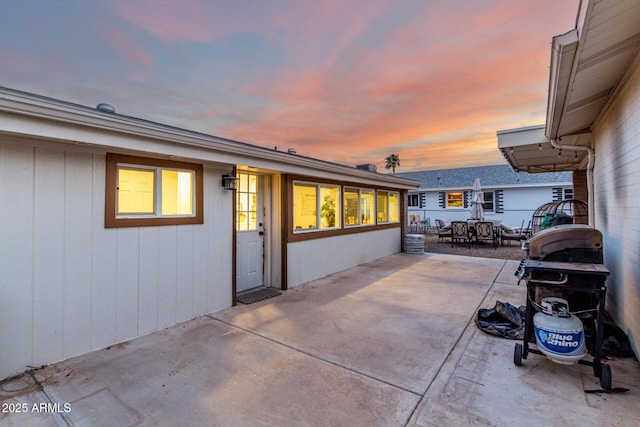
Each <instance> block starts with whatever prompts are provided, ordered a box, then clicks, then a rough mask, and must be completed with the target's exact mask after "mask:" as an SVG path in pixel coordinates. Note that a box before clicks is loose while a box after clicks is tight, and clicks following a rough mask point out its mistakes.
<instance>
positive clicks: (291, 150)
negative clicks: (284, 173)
mask: <svg viewBox="0 0 640 427" xmlns="http://www.w3.org/2000/svg"><path fill="white" fill-rule="evenodd" d="M287 153H289V154H296V149H295V148H289V149H288V150H287Z"/></svg>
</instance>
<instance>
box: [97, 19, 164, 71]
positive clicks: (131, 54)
mask: <svg viewBox="0 0 640 427" xmlns="http://www.w3.org/2000/svg"><path fill="white" fill-rule="evenodd" d="M97 28H98V30H97V31H98V33H99V34H100V35H101V36H102V38H103V40H104V41H105V42H106V43H107V45H108V46H109V47H110V48H111V49H112V51H113V52H114V53H115V54H116V55H117V56H118V57H120V58H122V60H124V61H125V62H127V63H128V64H129V65H134V66H135V65H136V64H139V65H142V66H144V67H145V68H147V69H152V68H154V63H153V58H152V56H151V55H150V54H149V53H147V52H146V51H145V50H144V49H143V48H142V47H141V46H140V45H139V43H138V42H137V40H136V37H135V35H134V34H133V33H132V32H131V31H127V30H125V29H122V28H118V27H116V26H114V25H111V24H110V23H109V22H107V21H104V20H103V21H102V22H101V23H100V24H99V25H98V27H97Z"/></svg>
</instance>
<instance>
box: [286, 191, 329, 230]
mask: <svg viewBox="0 0 640 427" xmlns="http://www.w3.org/2000/svg"><path fill="white" fill-rule="evenodd" d="M339 206H340V187H339V186H337V185H324V184H314V183H304V182H294V183H293V228H294V232H302V231H316V230H319V229H320V230H327V229H333V228H340V215H339V212H338V210H337V209H338V207H339Z"/></svg>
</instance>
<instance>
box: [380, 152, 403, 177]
mask: <svg viewBox="0 0 640 427" xmlns="http://www.w3.org/2000/svg"><path fill="white" fill-rule="evenodd" d="M384 160H385V161H386V162H387V163H386V164H385V165H384V168H385V169H387V170H389V169H391V173H396V168H397V167H398V166H400V156H399V155H398V154H392V155H390V156H389V157H387V158H386V159H384Z"/></svg>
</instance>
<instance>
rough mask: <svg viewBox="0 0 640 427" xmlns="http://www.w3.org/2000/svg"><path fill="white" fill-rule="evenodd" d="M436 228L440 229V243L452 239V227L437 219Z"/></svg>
mask: <svg viewBox="0 0 640 427" xmlns="http://www.w3.org/2000/svg"><path fill="white" fill-rule="evenodd" d="M435 221H436V227H437V228H438V242H442V241H444V240H445V239H450V238H451V226H446V225H444V221H443V220H441V219H436V220H435Z"/></svg>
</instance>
